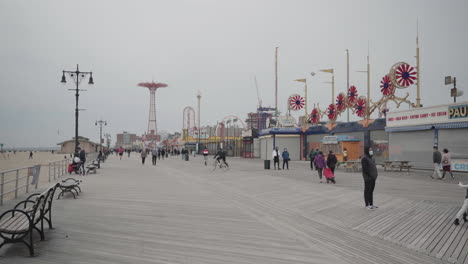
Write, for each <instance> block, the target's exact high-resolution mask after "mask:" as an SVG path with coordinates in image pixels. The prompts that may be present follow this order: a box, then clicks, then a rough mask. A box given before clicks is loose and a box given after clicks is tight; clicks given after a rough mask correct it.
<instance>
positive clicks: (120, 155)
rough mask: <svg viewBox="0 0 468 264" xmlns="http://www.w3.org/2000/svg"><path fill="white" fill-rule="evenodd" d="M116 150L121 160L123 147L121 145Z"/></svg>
mask: <svg viewBox="0 0 468 264" xmlns="http://www.w3.org/2000/svg"><path fill="white" fill-rule="evenodd" d="M117 152H119V157H120V160H122V156H123V153H124V149H123V148H122V147H120V148H119V150H118V151H117Z"/></svg>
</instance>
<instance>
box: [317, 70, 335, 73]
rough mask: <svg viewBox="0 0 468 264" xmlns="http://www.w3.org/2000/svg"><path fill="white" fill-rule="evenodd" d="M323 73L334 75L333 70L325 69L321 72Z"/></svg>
mask: <svg viewBox="0 0 468 264" xmlns="http://www.w3.org/2000/svg"><path fill="white" fill-rule="evenodd" d="M320 71H321V72H328V73H333V69H324V70H320Z"/></svg>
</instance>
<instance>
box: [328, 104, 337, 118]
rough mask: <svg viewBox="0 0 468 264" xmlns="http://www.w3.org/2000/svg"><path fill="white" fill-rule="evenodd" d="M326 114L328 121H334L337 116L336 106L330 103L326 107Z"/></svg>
mask: <svg viewBox="0 0 468 264" xmlns="http://www.w3.org/2000/svg"><path fill="white" fill-rule="evenodd" d="M327 116H328V119H330V121H335V120H336V118H337V116H338V112H337V111H336V107H335V105H334V104H331V105H329V106H328V108H327Z"/></svg>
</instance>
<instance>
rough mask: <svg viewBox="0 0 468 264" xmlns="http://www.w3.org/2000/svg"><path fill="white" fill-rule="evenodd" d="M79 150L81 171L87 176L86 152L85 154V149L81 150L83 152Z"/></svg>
mask: <svg viewBox="0 0 468 264" xmlns="http://www.w3.org/2000/svg"><path fill="white" fill-rule="evenodd" d="M78 150H79V151H80V154H79V155H78V156H79V158H80V160H81V163H80V167H81V169H82V171H83V175H85V171H86V170H85V163H86V152H85V150H84V149H81V150H80V149H79V148H78Z"/></svg>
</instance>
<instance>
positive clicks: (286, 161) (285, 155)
mask: <svg viewBox="0 0 468 264" xmlns="http://www.w3.org/2000/svg"><path fill="white" fill-rule="evenodd" d="M281 157H282V158H283V170H284V164H286V169H288V170H289V160H290V158H289V152H288V149H287V148H284V151H283V153H281Z"/></svg>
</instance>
